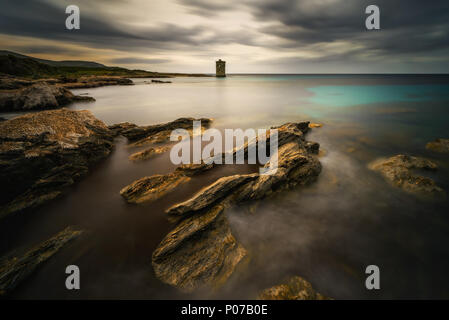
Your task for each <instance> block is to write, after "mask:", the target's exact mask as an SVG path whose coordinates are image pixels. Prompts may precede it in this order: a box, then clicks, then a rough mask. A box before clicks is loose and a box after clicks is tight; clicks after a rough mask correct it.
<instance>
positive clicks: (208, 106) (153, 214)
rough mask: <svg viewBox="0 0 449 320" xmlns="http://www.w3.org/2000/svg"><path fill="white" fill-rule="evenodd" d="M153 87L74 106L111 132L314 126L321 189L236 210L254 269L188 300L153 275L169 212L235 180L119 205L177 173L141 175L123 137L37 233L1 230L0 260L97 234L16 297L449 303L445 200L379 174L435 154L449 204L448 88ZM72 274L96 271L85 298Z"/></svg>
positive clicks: (235, 78)
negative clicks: (69, 230) (149, 180)
mask: <svg viewBox="0 0 449 320" xmlns="http://www.w3.org/2000/svg"><path fill="white" fill-rule="evenodd" d="M146 80H147V79H134V81H135V83H136V85H135V86H123V87H117V86H114V87H102V88H92V89H79V90H73V91H74V92H75V93H76V94H87V95H90V96H92V97H94V98H95V99H96V102H94V103H76V104H73V105H70V106H69V108H70V109H73V110H83V109H87V110H90V111H92V112H93V113H94V115H95V116H96V117H98V118H99V119H101V120H103V121H104V122H106V123H108V124H113V123H118V122H125V121H129V122H134V123H137V124H140V125H147V124H155V123H161V122H166V121H171V120H174V119H176V118H179V117H186V116H191V117H208V118H214V122H213V126H214V127H216V128H218V129H220V130H222V129H225V128H242V129H247V128H254V129H257V128H267V127H270V126H273V125H280V124H282V123H285V122H297V121H303V120H311V121H314V122H317V123H321V124H323V127H322V128H316V129H313V130H312V131H311V133H309V134H308V136H307V139H309V140H311V141H317V142H319V143H320V145H321V149H322V151H323V154H322V156H321V157H320V161H321V163H322V165H323V171H322V173H321V174H320V177H319V179H318V181H317V182H316V183H314V184H313V185H311V186H309V187H307V188H301V189H296V190H292V191H290V192H286V193H285V194H283V195H280V196H278V197H276V198H273V199H269V200H266V201H263V202H262V203H261V205H259V206H258V207H257V208H256V209H255V211H254V213H252V214H248V213H247V212H246V211H245V210H243V209H242V208H233V209H232V210H229V211H228V212H227V215H228V218H229V221H230V225H231V229H232V232H233V234H234V235H235V236H236V238H237V239H238V240H239V241H240V242H241V243H242V244H243V246H244V247H245V248H246V249H247V250H248V252H249V254H250V257H251V259H250V261H249V263H248V265H247V266H246V267H244V268H243V269H242V270H240V271H239V272H237V273H236V274H234V275H233V276H232V277H231V279H230V280H229V282H228V283H227V284H226V285H225V286H224V287H223V288H221V289H220V290H218V291H216V292H197V293H194V294H191V295H184V294H182V293H180V292H179V291H177V290H176V289H173V288H170V287H168V286H166V285H163V284H162V283H160V281H158V280H157V279H155V278H154V275H153V273H152V270H151V265H150V263H149V261H150V257H151V253H152V252H153V250H154V249H155V248H156V246H157V245H158V243H159V242H160V240H161V239H162V238H163V237H164V235H165V234H166V232H168V230H170V228H171V226H170V225H169V224H168V222H167V219H166V215H165V213H164V209H166V208H167V207H168V206H170V205H171V204H172V203H173V202H174V201H177V202H179V201H184V200H186V199H187V198H188V197H189V196H191V195H192V194H193V192H195V191H197V190H199V189H200V188H201V187H204V186H206V185H208V184H210V183H212V182H213V181H215V179H217V178H218V177H220V176H223V175H230V174H235V173H236V171H235V170H236V169H235V168H225V167H224V168H222V169H220V170H221V171H218V172H214V173H211V174H210V175H206V176H201V177H195V178H193V179H192V185H189V186H188V188H184V189H182V190H180V192H179V193H176V194H174V195H172V196H168V197H166V198H162V199H161V200H160V201H156V202H155V203H151V204H149V205H142V206H130V205H127V204H126V203H124V202H123V200H122V199H121V197H120V195H119V190H120V189H121V188H122V187H124V186H125V185H127V184H129V183H131V182H132V181H134V180H136V179H138V178H140V177H142V176H145V175H152V174H157V173H168V172H172V171H173V170H174V169H175V168H174V166H173V165H172V164H171V163H170V162H169V157H168V155H167V154H164V155H161V156H158V157H155V158H154V159H151V160H149V161H148V162H142V163H131V162H130V161H128V156H129V154H130V153H132V152H133V151H135V150H133V149H130V148H129V147H127V146H126V141H124V139H119V141H118V143H117V146H116V150H115V152H114V153H113V154H112V155H111V156H110V157H109V158H108V159H107V160H106V161H105V162H104V163H103V164H101V165H99V166H98V167H96V168H95V170H94V171H93V172H92V173H91V174H90V175H89V176H88V177H86V178H85V179H83V181H82V182H81V183H79V184H78V185H76V186H75V187H73V188H72V189H71V190H70V192H69V193H68V195H67V196H65V197H63V198H62V199H60V200H57V201H55V202H53V203H52V204H51V205H49V206H46V207H43V208H41V209H39V210H38V211H37V212H34V213H33V214H32V216H31V217H27V219H26V222H23V221H22V220H20V219H22V218H20V217H17V219H18V221H15V220H13V221H11V222H10V224H11V225H14V224H20V226H21V227H20V228H14V227H11V226H10V225H3V226H0V244H1V245H0V253H2V252H5V251H9V250H12V249H15V248H17V247H23V246H26V245H31V244H35V243H37V242H39V241H42V240H44V239H46V238H48V237H49V236H50V235H52V234H54V233H56V232H58V231H60V230H61V229H63V228H64V227H66V226H67V225H68V224H70V225H74V226H76V227H79V228H81V229H85V230H89V231H90V234H91V235H92V237H93V238H86V240H80V241H78V242H76V243H75V244H74V245H73V246H72V247H71V249H70V250H69V249H68V250H66V251H63V252H62V253H61V254H58V255H55V257H54V258H53V259H52V263H51V264H47V265H46V266H44V267H43V268H42V269H41V270H40V272H39V273H36V275H34V277H33V279H32V280H31V281H29V282H27V283H26V284H24V286H22V287H21V288H20V290H18V291H17V293H16V297H19V298H64V299H65V298H67V299H70V298H139V299H152V298H156V299H160V298H229V299H253V298H255V297H256V296H257V293H258V292H259V291H260V290H262V289H264V288H267V287H270V286H273V285H275V284H279V283H281V282H283V281H284V280H285V279H286V278H288V277H290V276H293V275H299V276H302V277H304V278H306V279H307V280H308V281H310V282H311V283H312V284H313V286H314V287H315V288H316V289H317V290H318V291H319V292H321V293H323V294H325V295H327V296H330V297H334V298H337V299H346V298H349V299H358V298H362V299H363V298H374V299H386V298H387V299H388V298H449V289H448V288H449V286H448V283H449V274H448V273H447V270H448V269H449V215H448V212H449V204H448V201H447V200H445V201H440V202H434V201H423V200H421V199H417V198H416V197H414V196H412V195H409V194H407V193H404V192H402V191H401V190H398V189H396V188H393V187H391V186H390V185H389V184H388V183H386V182H385V181H384V180H383V179H382V178H381V177H380V176H379V175H378V174H377V173H374V172H372V171H370V170H369V169H368V165H369V163H370V162H372V161H374V160H376V159H378V158H381V157H390V156H393V155H396V154H402V153H405V154H410V155H417V156H424V157H427V158H430V159H433V161H435V162H436V163H437V164H438V165H439V167H440V168H439V170H438V171H437V172H435V173H432V174H431V175H432V178H434V179H435V181H436V183H437V184H438V185H439V186H441V187H442V188H443V189H445V190H446V192H449V159H448V156H447V155H442V154H436V153H433V152H431V151H429V150H426V148H425V145H426V143H427V142H429V141H432V140H434V139H436V138H449V126H448V120H449V96H448V95H449V76H432V75H397V76H394V75H231V76H228V77H227V78H225V79H216V78H213V77H211V78H175V79H172V81H173V83H171V84H145V82H144V81H146ZM16 115H17V114H12V113H9V114H3V115H0V116H2V117H13V116H16ZM238 170H239V171H238V172H240V173H242V172H245V170H247V168H244V167H242V168H239V169H238ZM189 188H192V189H189ZM24 220H25V219H24ZM10 230H14V232H13V233H12V232H11V231H10ZM6 244H8V246H6ZM71 250H72V251H71ZM68 264H76V265H78V266H80V269H81V270H86V271H84V273H83V279H85V280H83V281H84V282H83V290H80V291H77V292H69V291H67V290H65V289H64V286H63V285H59V284H60V283H63V281H64V273H63V272H61V270H63V268H64V267H65V266H66V265H68ZM370 264H376V265H378V266H379V267H380V270H381V288H382V289H381V290H379V291H367V290H366V289H365V287H364V280H365V278H366V275H365V268H366V266H367V265H370ZM82 272H83V271H82Z"/></svg>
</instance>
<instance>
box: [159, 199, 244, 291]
mask: <svg viewBox="0 0 449 320" xmlns="http://www.w3.org/2000/svg"><path fill="white" fill-rule="evenodd" d="M223 210H224V208H223V206H220V205H218V206H215V207H213V208H212V209H210V210H208V211H207V212H206V213H204V214H198V215H196V216H192V217H190V218H187V219H185V220H183V221H182V222H180V223H179V224H178V225H177V226H176V227H175V228H174V229H173V230H172V231H171V232H170V233H169V234H167V236H166V237H165V238H164V239H163V240H162V242H161V244H160V245H159V247H158V248H157V249H156V250H155V251H154V253H153V257H152V261H153V267H154V271H155V273H156V275H157V277H158V278H159V279H161V280H162V281H164V282H165V283H168V284H170V285H172V286H176V287H178V288H180V289H182V290H184V291H192V290H194V289H196V288H198V287H199V286H203V285H206V286H209V287H213V288H214V287H218V286H219V285H220V284H222V283H224V282H225V281H226V280H227V279H228V277H229V276H230V275H231V274H232V273H233V271H234V269H235V268H236V266H237V265H238V264H239V262H240V261H241V260H242V259H243V258H244V257H245V256H246V250H245V249H244V248H243V246H242V245H241V244H239V243H238V242H237V240H236V239H235V238H234V236H233V235H232V234H231V230H230V228H229V225H228V221H227V219H226V217H225V216H224V213H223Z"/></svg>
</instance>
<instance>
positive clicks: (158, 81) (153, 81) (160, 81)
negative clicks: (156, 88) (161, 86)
mask: <svg viewBox="0 0 449 320" xmlns="http://www.w3.org/2000/svg"><path fill="white" fill-rule="evenodd" d="M151 83H171V81H162V80H151Z"/></svg>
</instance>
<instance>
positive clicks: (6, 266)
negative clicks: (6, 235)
mask: <svg viewBox="0 0 449 320" xmlns="http://www.w3.org/2000/svg"><path fill="white" fill-rule="evenodd" d="M81 234H82V231H76V230H73V229H72V228H71V227H68V228H66V229H64V230H63V231H61V232H60V233H58V234H56V235H55V236H53V237H51V238H50V239H48V240H46V241H44V242H42V243H41V244H39V245H38V246H36V247H34V248H32V249H30V250H28V251H27V252H26V253H25V254H24V255H22V256H20V257H13V258H9V259H4V260H2V261H0V296H1V295H6V294H8V293H9V292H11V291H12V290H13V289H14V288H16V287H17V285H19V284H20V283H21V282H22V281H24V280H25V279H26V278H27V277H28V276H30V275H31V274H32V273H33V272H34V271H35V270H36V269H37V268H38V267H39V266H40V265H41V264H42V263H44V262H45V261H47V260H48V259H49V258H50V257H52V256H53V255H54V254H55V253H56V252H58V251H59V250H60V249H61V248H62V247H63V246H64V245H65V244H66V243H68V242H69V241H70V240H73V239H75V238H77V237H78V236H80V235H81Z"/></svg>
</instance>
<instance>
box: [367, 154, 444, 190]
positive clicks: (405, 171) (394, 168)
mask: <svg viewBox="0 0 449 320" xmlns="http://www.w3.org/2000/svg"><path fill="white" fill-rule="evenodd" d="M369 168H370V169H372V170H375V171H378V172H380V173H381V174H382V176H383V177H384V178H385V179H386V180H387V181H389V182H390V183H391V184H392V185H393V186H395V187H398V188H401V189H403V190H405V191H407V192H409V193H414V194H417V195H424V196H444V195H445V192H444V190H443V189H441V188H440V187H438V186H437V185H436V184H435V181H433V180H432V179H430V178H428V177H423V176H420V175H418V174H416V173H414V172H413V170H416V169H420V170H430V171H435V170H437V168H438V166H437V165H436V164H435V163H434V162H432V161H430V160H428V159H424V158H420V157H413V156H407V155H402V154H401V155H396V156H394V157H391V158H389V159H386V160H384V159H380V160H377V161H374V162H373V163H371V164H370V165H369Z"/></svg>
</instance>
